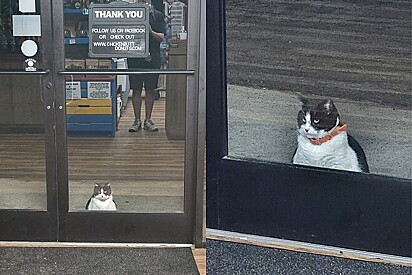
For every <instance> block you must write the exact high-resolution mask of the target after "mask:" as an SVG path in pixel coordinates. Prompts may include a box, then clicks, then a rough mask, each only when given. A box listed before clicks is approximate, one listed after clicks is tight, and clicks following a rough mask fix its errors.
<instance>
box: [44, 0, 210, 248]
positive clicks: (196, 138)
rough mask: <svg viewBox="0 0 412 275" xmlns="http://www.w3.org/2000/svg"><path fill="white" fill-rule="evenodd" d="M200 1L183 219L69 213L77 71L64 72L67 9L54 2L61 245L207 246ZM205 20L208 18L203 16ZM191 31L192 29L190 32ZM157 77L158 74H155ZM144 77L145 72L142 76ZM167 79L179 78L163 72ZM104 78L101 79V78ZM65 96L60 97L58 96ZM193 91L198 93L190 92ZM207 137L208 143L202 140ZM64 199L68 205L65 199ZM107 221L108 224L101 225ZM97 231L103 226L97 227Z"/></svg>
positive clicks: (190, 70)
mask: <svg viewBox="0 0 412 275" xmlns="http://www.w3.org/2000/svg"><path fill="white" fill-rule="evenodd" d="M202 2H204V1H195V2H193V3H190V5H188V26H189V29H188V40H187V44H188V47H187V49H188V52H187V70H186V71H184V70H183V71H182V72H180V73H182V74H186V75H187V84H186V85H187V86H186V87H187V88H186V90H187V91H188V92H187V98H186V99H187V103H186V129H187V130H186V139H185V140H186V145H185V150H186V152H185V176H184V211H183V212H182V213H120V212H117V213H113V212H109V213H107V212H104V213H102V212H88V211H83V212H70V211H69V207H68V195H69V193H68V192H69V190H68V174H67V171H68V159H67V143H66V138H67V137H66V115H65V114H66V112H65V109H66V108H65V105H66V104H65V100H66V99H65V93H64V92H63V91H64V87H65V78H64V76H65V75H67V74H75V73H76V72H75V71H68V70H65V69H64V56H63V52H64V51H62V50H59V49H64V44H63V3H62V1H57V2H53V6H52V14H53V18H54V21H53V37H54V38H53V42H54V46H55V49H57V50H56V51H54V60H55V62H54V64H55V70H54V74H53V77H54V79H55V85H56V87H58V89H56V106H58V107H56V110H57V111H56V144H57V145H56V147H57V171H58V172H57V180H58V186H59V189H58V198H59V199H58V232H59V234H58V235H59V241H80V242H85V241H89V242H140V243H187V244H195V245H196V246H201V245H202V239H203V238H202V231H201V230H199V229H201V225H199V224H198V223H197V222H198V218H197V216H198V215H199V213H200V214H202V211H199V208H202V205H201V202H199V201H198V200H197V198H199V197H201V196H202V190H203V188H202V186H203V184H202V182H203V181H201V180H200V179H202V178H203V177H202V171H203V170H202V169H200V167H203V163H204V161H203V154H199V152H202V151H203V150H204V149H202V148H204V147H205V146H204V140H205V138H204V130H203V129H204V128H205V122H203V121H202V119H199V118H201V117H202V116H201V115H200V116H199V111H200V110H202V109H204V108H203V107H202V106H203V105H205V102H204V101H203V100H202V98H201V97H200V96H199V93H198V92H196V91H202V90H204V85H205V83H204V82H202V81H201V79H204V76H203V75H201V74H202V73H204V71H205V70H202V65H201V63H200V62H199V61H200V60H201V59H202V56H201V52H202V51H201V47H202V45H201V43H200V41H201V40H200V39H201V31H202V28H204V26H205V25H204V23H202V22H203V21H202V20H204V10H201V3H202ZM202 14H203V16H202ZM191 26H192V27H191ZM153 71H154V73H155V70H153ZM77 73H78V74H86V75H87V74H96V71H93V70H84V71H80V72H79V71H77ZM102 73H103V74H110V75H125V74H129V75H130V74H133V73H139V71H138V70H115V69H112V70H106V72H102ZM140 73H141V72H140ZM162 73H164V74H168V73H179V72H168V71H167V70H164V71H162ZM99 74H101V73H99ZM59 91H60V92H59ZM190 91H193V92H190ZM202 137H203V138H202ZM60 198H63V199H60ZM102 221H103V222H102ZM95 225H99V227H96V226H95Z"/></svg>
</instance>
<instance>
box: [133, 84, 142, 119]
mask: <svg viewBox="0 0 412 275" xmlns="http://www.w3.org/2000/svg"><path fill="white" fill-rule="evenodd" d="M132 104H133V111H134V118H135V119H136V120H140V113H141V110H142V88H140V89H133V95H132Z"/></svg>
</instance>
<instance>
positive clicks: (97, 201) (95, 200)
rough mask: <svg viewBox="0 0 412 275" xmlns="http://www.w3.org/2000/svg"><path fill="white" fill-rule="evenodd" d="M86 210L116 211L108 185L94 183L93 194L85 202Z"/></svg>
mask: <svg viewBox="0 0 412 275" xmlns="http://www.w3.org/2000/svg"><path fill="white" fill-rule="evenodd" d="M86 209H87V210H108V211H116V210H117V206H116V203H115V202H114V200H113V194H112V188H111V187H110V183H95V184H94V193H93V195H92V196H91V197H90V199H89V200H88V201H87V204H86Z"/></svg>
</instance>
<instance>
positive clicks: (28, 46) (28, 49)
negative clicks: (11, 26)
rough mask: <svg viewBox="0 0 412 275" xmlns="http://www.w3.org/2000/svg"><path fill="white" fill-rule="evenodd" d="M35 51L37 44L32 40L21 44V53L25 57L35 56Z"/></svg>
mask: <svg viewBox="0 0 412 275" xmlns="http://www.w3.org/2000/svg"><path fill="white" fill-rule="evenodd" d="M37 49H38V48H37V44H36V42H34V41H33V40H26V41H24V42H23V43H21V52H22V53H23V54H24V55H25V56H27V57H32V56H35V55H36V53H37Z"/></svg>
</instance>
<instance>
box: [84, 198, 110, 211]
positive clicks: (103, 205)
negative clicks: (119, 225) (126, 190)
mask: <svg viewBox="0 0 412 275" xmlns="http://www.w3.org/2000/svg"><path fill="white" fill-rule="evenodd" d="M87 209H88V210H107V211H116V210H117V207H116V204H115V203H114V201H113V197H112V196H110V197H109V198H108V199H107V200H105V201H101V200H99V199H97V198H91V199H90V204H89V206H88V207H87Z"/></svg>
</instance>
